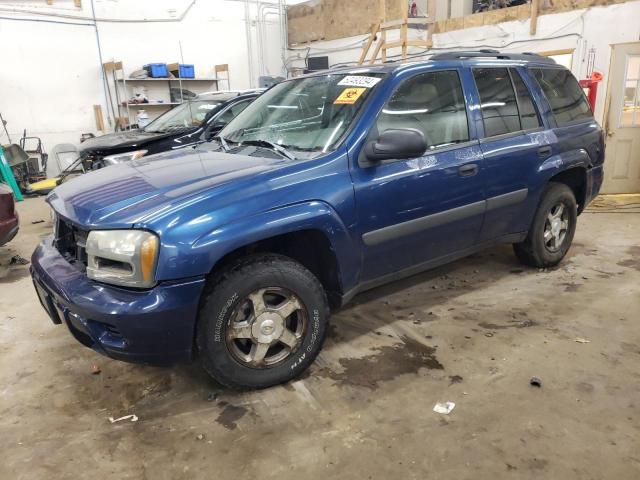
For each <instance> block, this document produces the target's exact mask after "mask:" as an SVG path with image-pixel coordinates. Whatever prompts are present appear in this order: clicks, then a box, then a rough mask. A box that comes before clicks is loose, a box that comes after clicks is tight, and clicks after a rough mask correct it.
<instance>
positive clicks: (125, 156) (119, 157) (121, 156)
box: [102, 150, 148, 166]
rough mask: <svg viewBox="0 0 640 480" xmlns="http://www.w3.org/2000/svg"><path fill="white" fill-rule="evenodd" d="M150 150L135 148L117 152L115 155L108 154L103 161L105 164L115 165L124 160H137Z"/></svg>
mask: <svg viewBox="0 0 640 480" xmlns="http://www.w3.org/2000/svg"><path fill="white" fill-rule="evenodd" d="M147 152H148V150H134V151H133V152H125V153H116V154H115V155H107V156H106V157H103V158H102V162H103V163H104V164H105V166H108V165H115V164H117V163H122V162H130V161H131V160H137V159H138V158H141V157H144V156H145V155H146V154H147Z"/></svg>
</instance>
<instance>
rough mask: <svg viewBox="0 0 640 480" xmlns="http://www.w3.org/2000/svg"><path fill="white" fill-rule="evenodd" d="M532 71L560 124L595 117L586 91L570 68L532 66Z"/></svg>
mask: <svg viewBox="0 0 640 480" xmlns="http://www.w3.org/2000/svg"><path fill="white" fill-rule="evenodd" d="M531 71H532V72H533V75H534V77H535V79H536V81H537V82H538V84H539V85H540V88H541V89H542V91H543V92H544V95H545V97H547V100H548V101H549V105H550V106H551V111H552V112H553V116H554V117H555V119H556V122H557V123H558V125H563V124H567V123H570V122H574V121H578V120H590V119H592V118H593V114H592V113H591V107H589V103H588V102H587V99H586V97H585V96H584V92H583V91H582V89H581V88H580V85H579V84H578V81H577V80H576V79H575V78H574V76H573V75H572V74H571V72H570V71H569V70H565V69H559V68H553V69H552V68H532V69H531Z"/></svg>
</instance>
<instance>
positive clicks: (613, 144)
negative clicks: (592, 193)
mask: <svg viewBox="0 0 640 480" xmlns="http://www.w3.org/2000/svg"><path fill="white" fill-rule="evenodd" d="M611 49H612V54H611V68H610V74H609V76H610V78H609V108H608V113H607V116H606V123H605V128H606V133H607V140H606V142H607V149H606V158H605V163H604V175H605V177H604V184H603V185H602V193H640V42H633V43H623V44H617V45H612V46H611Z"/></svg>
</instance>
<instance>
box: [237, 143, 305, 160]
mask: <svg viewBox="0 0 640 480" xmlns="http://www.w3.org/2000/svg"><path fill="white" fill-rule="evenodd" d="M240 145H255V146H256V147H267V148H270V149H271V150H273V151H274V152H276V153H279V154H280V155H282V156H283V157H285V158H288V159H289V160H296V157H295V156H294V155H293V154H292V153H291V152H290V151H289V150H287V149H286V148H284V147H283V146H282V145H278V144H277V143H273V142H270V141H268V140H244V141H243V142H242V143H241V144H240Z"/></svg>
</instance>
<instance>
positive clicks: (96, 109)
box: [93, 105, 105, 132]
mask: <svg viewBox="0 0 640 480" xmlns="http://www.w3.org/2000/svg"><path fill="white" fill-rule="evenodd" d="M93 115H94V116H95V118H96V130H98V131H99V132H104V131H105V128H104V117H103V116H102V105H94V106H93Z"/></svg>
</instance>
